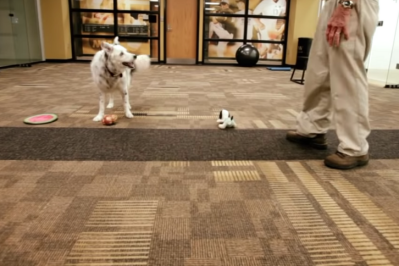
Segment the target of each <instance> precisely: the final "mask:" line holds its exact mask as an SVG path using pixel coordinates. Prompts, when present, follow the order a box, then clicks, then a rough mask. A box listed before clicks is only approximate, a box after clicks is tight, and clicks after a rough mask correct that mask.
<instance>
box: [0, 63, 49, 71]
mask: <svg viewBox="0 0 399 266" xmlns="http://www.w3.org/2000/svg"><path fill="white" fill-rule="evenodd" d="M43 62H44V61H37V62H31V63H26V64H14V65H8V66H1V67H0V69H6V68H13V67H30V66H31V65H36V64H40V63H43Z"/></svg>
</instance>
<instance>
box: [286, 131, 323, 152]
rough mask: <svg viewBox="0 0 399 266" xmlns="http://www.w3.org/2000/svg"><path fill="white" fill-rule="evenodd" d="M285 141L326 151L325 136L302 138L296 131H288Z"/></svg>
mask: <svg viewBox="0 0 399 266" xmlns="http://www.w3.org/2000/svg"><path fill="white" fill-rule="evenodd" d="M286 139H287V140H288V141H291V142H295V143H299V144H304V145H308V146H311V147H313V148H315V149H318V150H326V149H327V139H326V134H317V135H316V136H315V137H312V138H311V137H304V136H301V135H299V134H298V133H297V132H296V131H288V132H287V136H286Z"/></svg>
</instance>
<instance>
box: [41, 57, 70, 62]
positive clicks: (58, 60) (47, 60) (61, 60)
mask: <svg viewBox="0 0 399 266" xmlns="http://www.w3.org/2000/svg"><path fill="white" fill-rule="evenodd" d="M73 61H74V60H73V59H72V58H71V59H46V63H71V62H73Z"/></svg>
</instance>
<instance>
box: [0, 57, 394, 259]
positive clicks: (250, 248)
mask: <svg viewBox="0 0 399 266" xmlns="http://www.w3.org/2000/svg"><path fill="white" fill-rule="evenodd" d="M289 76H290V73H289V72H270V71H267V70H266V69H264V68H251V69H242V68H236V67H210V66H209V67H208V66H207V67H203V66H190V67H181V66H153V67H152V70H151V71H149V72H147V73H143V74H142V75H137V79H135V83H134V85H133V88H132V89H131V91H130V95H131V103H132V106H133V111H134V112H135V113H136V114H140V113H145V114H147V116H139V115H137V116H136V117H135V118H133V119H132V120H128V119H125V118H123V117H122V118H121V119H120V121H119V123H118V124H117V125H115V126H114V127H106V131H107V132H109V133H112V132H116V131H115V129H116V128H122V129H123V128H125V129H127V128H130V129H132V130H131V132H134V130H143V129H151V130H154V129H158V130H159V129H191V130H192V131H193V132H200V131H197V130H195V129H202V130H203V129H215V127H216V116H217V112H218V110H219V109H220V108H227V109H229V110H231V111H232V112H233V114H234V116H235V117H236V119H237V123H238V125H239V128H237V129H236V131H237V132H238V131H240V133H239V134H243V132H241V131H244V130H242V129H258V130H259V129H267V130H268V131H272V132H275V133H276V134H280V133H281V132H283V131H277V130H273V129H286V128H292V127H294V126H295V115H296V113H297V112H298V110H299V109H300V105H301V100H300V99H301V95H302V88H303V86H301V85H298V84H295V83H292V82H290V81H289ZM0 84H1V86H0V112H1V113H2V114H3V116H2V120H1V121H0V126H1V127H2V130H1V132H5V131H4V130H7V128H6V127H10V128H11V129H12V131H10V132H14V133H13V134H11V135H10V134H8V135H7V134H5V135H1V136H2V137H1V139H0V149H3V150H2V151H1V150H0V153H1V152H4V149H6V148H7V151H10V150H9V148H10V146H12V145H13V144H15V145H16V146H17V147H19V149H18V150H17V149H14V150H13V152H15V153H16V154H14V155H15V156H16V158H21V155H23V154H26V153H31V155H32V154H36V156H33V157H32V158H30V159H29V160H21V159H18V160H9V159H6V160H0V265H1V266H20V265H21V266H39V265H40V266H42V265H43V266H66V265H69V266H89V265H90V266H127V265H129V266H134V265H148V266H160V265H162V266H308V265H309V266H313V265H317V266H322V265H323V266H367V265H370V266H397V265H399V211H398V207H397V206H399V160H398V159H392V160H390V159H373V160H371V161H370V164H369V165H368V166H366V167H363V168H359V169H355V170H350V171H336V170H330V169H328V168H325V167H324V165H323V162H322V160H320V159H318V160H307V159H305V157H304V158H301V160H297V159H295V160H293V159H292V160H249V159H245V160H234V161H230V160H227V159H223V158H222V159H221V160H217V161H215V160H212V159H209V160H205V161H192V160H181V161H178V160H170V161H158V160H151V161H120V159H119V160H118V159H117V158H116V159H114V160H112V161H109V160H106V159H104V160H101V161H93V160H86V161H78V160H73V161H63V160H62V159H58V160H38V159H40V156H41V155H42V154H41V153H48V152H53V154H54V155H53V156H54V157H56V156H60V155H61V154H64V153H65V152H70V151H73V150H74V149H75V152H77V151H78V150H79V152H82V150H83V149H84V147H85V146H84V145H82V146H79V147H77V146H72V145H70V147H65V145H64V146H62V147H61V146H59V147H58V148H59V149H61V150H59V151H58V152H57V145H54V146H51V145H50V146H46V145H39V144H40V143H42V142H46V141H48V143H50V144H51V143H53V144H54V143H55V144H56V143H58V142H57V141H58V139H59V136H58V137H57V136H50V137H49V135H48V133H43V134H39V135H37V136H36V137H35V136H34V135H33V134H32V135H30V136H27V137H26V138H28V137H31V138H33V139H36V140H37V143H34V145H33V146H29V147H28V146H26V145H25V144H24V145H25V146H24V145H22V144H21V143H24V142H23V140H21V139H20V142H18V141H17V142H16V141H15V139H13V138H17V137H18V136H19V135H18V134H25V133H26V132H28V131H24V130H28V129H27V128H26V127H29V126H28V125H25V124H23V123H22V120H23V119H24V118H25V117H27V116H30V115H33V114H37V113H43V112H55V113H57V114H58V116H59V120H58V121H56V122H54V123H52V124H48V125H44V126H33V128H38V129H43V130H45V131H46V132H49V131H48V130H49V129H48V128H57V129H61V128H68V130H71V131H73V132H74V134H75V135H76V133H77V132H80V131H79V130H82V131H86V130H87V128H91V130H94V128H104V126H102V125H101V124H99V123H94V122H93V121H92V118H93V117H94V116H95V114H96V112H97V110H98V109H97V108H98V107H97V105H98V103H97V98H96V91H95V90H94V87H93V85H92V83H91V79H90V73H89V69H88V65H87V64H82V63H81V64H38V65H34V66H33V67H32V68H21V69H19V68H14V69H6V70H0ZM398 100H399V93H398V91H397V90H389V89H382V88H375V87H372V88H370V106H371V110H370V112H371V119H372V122H371V123H372V127H373V129H374V130H376V129H382V130H384V131H385V130H388V129H399V125H398V123H397V121H398V118H397V116H398V114H399V106H398V104H397V103H398ZM120 102H121V101H120V99H118V98H116V102H115V103H116V108H115V109H114V110H113V112H114V113H118V114H120V110H121V108H120ZM167 115H168V116H167ZM15 127H17V129H21V130H20V131H17V130H16V129H15ZM21 127H24V128H23V129H24V130H22V128H21ZM31 127H32V126H31ZM133 129H134V130H133ZM215 130H218V129H215ZM24 132H25V133H24ZM89 132H94V131H89ZM230 132H235V131H230ZM279 132H280V133H279ZM390 132H393V134H394V133H395V132H396V131H390ZM219 133H221V134H227V132H223V131H222V132H220V131H219ZM72 135H73V134H71V136H70V137H72ZM376 136H377V137H379V138H380V139H381V138H383V137H382V136H383V135H380V134H379V133H378V130H377V131H376ZM393 136H394V135H393ZM87 137H88V136H87V135H85V136H84V135H82V136H81V139H82V141H83V140H85V145H86V144H87V143H89V144H90V143H98V144H97V145H104V147H110V146H112V143H118V144H115V146H116V147H122V146H120V145H121V139H118V138H117V139H113V138H112V137H106V138H98V137H99V135H96V136H91V137H90V138H89V139H90V140H88V139H87ZM96 137H97V138H96ZM164 138H167V135H164ZM198 138H200V137H198ZM25 140H26V139H25ZM68 141H70V139H68ZM130 141H132V140H130ZM382 141H383V142H384V141H385V142H386V141H387V140H386V139H383V140H382ZM391 142H392V143H394V144H395V145H397V142H394V137H392V141H391ZM224 144H225V145H228V144H229V143H228V142H225V143H224ZM388 144H389V143H388ZM388 144H386V145H388ZM35 145H36V146H35ZM118 145H119V146H118ZM126 145H127V146H129V145H133V144H130V143H127V144H126ZM278 145H280V144H278ZM384 145H385V144H384ZM32 147H36V150H35V151H33V150H31V151H30V150H29V149H31V148H32ZM14 148H15V147H14ZM122 148H123V147H122ZM152 148H153V149H154V150H155V149H156V148H157V147H156V145H153V147H152ZM216 148H217V146H216ZM258 148H259V147H258ZM372 148H373V149H378V148H380V150H379V152H380V153H383V152H388V151H389V148H387V146H383V145H381V147H377V145H373V147H372ZM50 149H52V150H50ZM259 149H260V148H259ZM121 151H123V152H125V150H123V149H122V150H121ZM171 151H172V149H171ZM84 152H85V154H86V155H87V156H89V155H90V154H93V157H95V156H97V155H98V154H97V153H94V152H95V150H94V149H91V148H86V151H84ZM115 152H116V153H117V149H116V148H115ZM135 152H136V153H137V151H135ZM145 152H149V151H145ZM194 152H195V151H194ZM268 152H270V153H276V152H278V151H276V150H275V149H270V150H268ZM290 152H292V150H289V149H287V150H286V151H285V153H286V156H287V154H288V155H289V153H290ZM307 152H309V153H312V152H313V151H311V150H309V151H307ZM18 156H19V157H18ZM54 157H53V158H54ZM42 159H43V158H42Z"/></svg>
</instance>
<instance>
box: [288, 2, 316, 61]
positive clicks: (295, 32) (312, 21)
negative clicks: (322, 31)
mask: <svg viewBox="0 0 399 266" xmlns="http://www.w3.org/2000/svg"><path fill="white" fill-rule="evenodd" d="M319 8H320V0H291V5H290V16H289V25H288V39H287V48H286V49H287V56H286V60H285V63H286V64H288V65H293V64H295V62H296V54H297V48H298V38H302V37H303V38H313V37H314V33H315V31H316V26H317V20H318V14H319Z"/></svg>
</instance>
